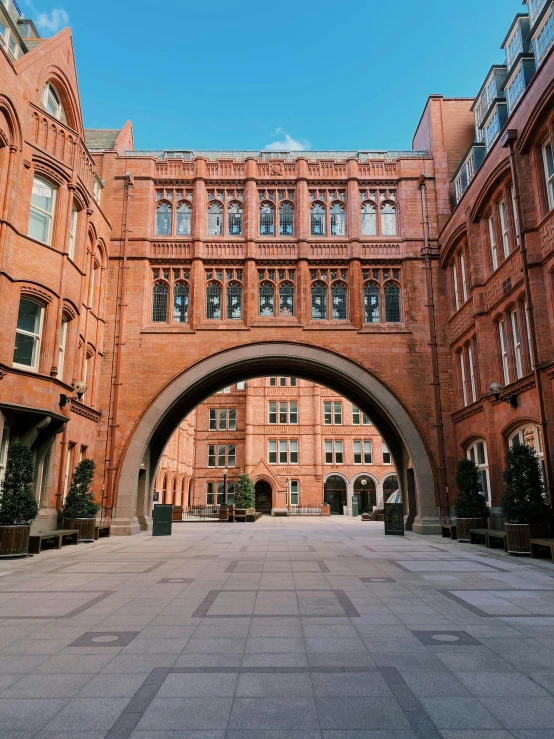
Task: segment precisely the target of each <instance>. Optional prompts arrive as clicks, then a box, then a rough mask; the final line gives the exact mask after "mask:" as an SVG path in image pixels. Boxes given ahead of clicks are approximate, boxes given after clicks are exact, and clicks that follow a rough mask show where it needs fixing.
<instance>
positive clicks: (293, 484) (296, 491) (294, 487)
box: [289, 480, 300, 506]
mask: <svg viewBox="0 0 554 739" xmlns="http://www.w3.org/2000/svg"><path fill="white" fill-rule="evenodd" d="M289 490H290V505H291V506H297V505H299V503H300V484H299V482H298V480H291V481H290V482H289Z"/></svg>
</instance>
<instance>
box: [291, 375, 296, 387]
mask: <svg viewBox="0 0 554 739" xmlns="http://www.w3.org/2000/svg"><path fill="white" fill-rule="evenodd" d="M290 386H291V387H296V377H291V378H290Z"/></svg>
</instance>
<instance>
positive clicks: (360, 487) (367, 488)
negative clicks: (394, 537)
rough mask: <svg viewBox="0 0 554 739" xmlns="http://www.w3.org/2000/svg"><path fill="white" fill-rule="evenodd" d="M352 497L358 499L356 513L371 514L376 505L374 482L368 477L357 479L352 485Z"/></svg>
mask: <svg viewBox="0 0 554 739" xmlns="http://www.w3.org/2000/svg"><path fill="white" fill-rule="evenodd" d="M354 495H355V496H356V497H357V498H358V513H371V512H372V510H373V509H374V508H375V506H376V505H377V490H376V487H375V481H374V480H373V479H372V478H371V477H369V476H368V475H364V476H363V477H358V479H357V480H356V481H355V483H354Z"/></svg>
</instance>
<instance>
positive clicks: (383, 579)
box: [360, 577, 396, 583]
mask: <svg viewBox="0 0 554 739" xmlns="http://www.w3.org/2000/svg"><path fill="white" fill-rule="evenodd" d="M360 580H361V581H362V582H367V583H371V582H373V583H380V582H396V580H395V579H394V578H392V577H360Z"/></svg>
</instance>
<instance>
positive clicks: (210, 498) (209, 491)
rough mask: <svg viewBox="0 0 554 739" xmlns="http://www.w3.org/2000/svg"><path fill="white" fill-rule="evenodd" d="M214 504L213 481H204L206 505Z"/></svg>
mask: <svg viewBox="0 0 554 739" xmlns="http://www.w3.org/2000/svg"><path fill="white" fill-rule="evenodd" d="M213 504H214V484H213V482H208V483H206V505H213Z"/></svg>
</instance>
